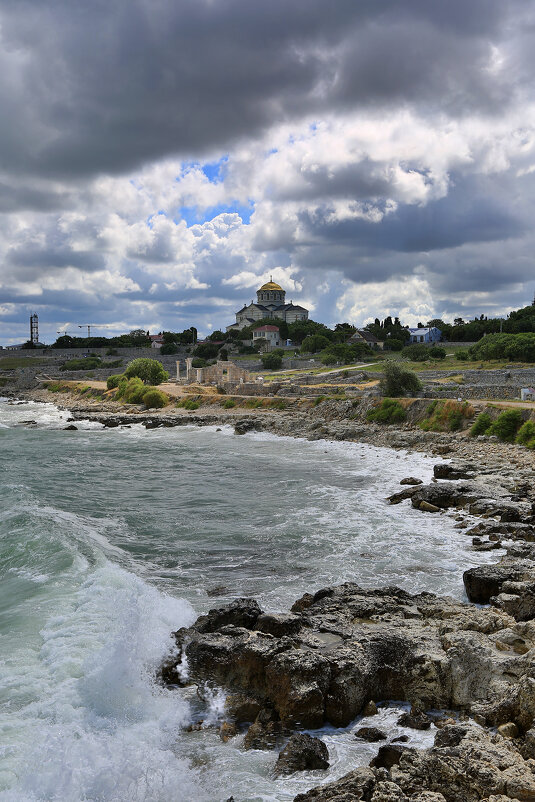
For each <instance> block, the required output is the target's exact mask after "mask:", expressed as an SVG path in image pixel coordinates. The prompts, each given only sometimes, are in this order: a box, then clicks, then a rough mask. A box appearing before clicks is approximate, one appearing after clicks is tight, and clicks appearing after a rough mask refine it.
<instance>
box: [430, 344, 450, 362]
mask: <svg viewBox="0 0 535 802" xmlns="http://www.w3.org/2000/svg"><path fill="white" fill-rule="evenodd" d="M429 356H430V357H431V359H446V349H445V348H441V347H440V345H434V346H433V347H432V348H430V349H429Z"/></svg>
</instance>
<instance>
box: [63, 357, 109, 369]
mask: <svg viewBox="0 0 535 802" xmlns="http://www.w3.org/2000/svg"><path fill="white" fill-rule="evenodd" d="M101 365H102V360H101V359H100V357H98V356H86V357H82V358H80V359H70V360H69V361H68V362H65V364H64V365H62V366H61V367H60V370H94V369H95V368H99V367H100V366H101Z"/></svg>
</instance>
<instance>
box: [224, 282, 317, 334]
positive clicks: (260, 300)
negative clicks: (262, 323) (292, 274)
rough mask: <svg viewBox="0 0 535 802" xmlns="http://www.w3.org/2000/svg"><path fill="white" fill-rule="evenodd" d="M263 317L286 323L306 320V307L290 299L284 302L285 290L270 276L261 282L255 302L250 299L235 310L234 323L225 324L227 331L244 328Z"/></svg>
mask: <svg viewBox="0 0 535 802" xmlns="http://www.w3.org/2000/svg"><path fill="white" fill-rule="evenodd" d="M265 318H277V319H278V320H285V321H286V322H287V323H295V321H296V320H308V309H305V308H304V307H302V306H297V305H296V304H294V303H292V301H290V303H289V304H287V303H286V292H285V291H284V290H283V289H282V287H281V286H280V285H279V284H276V283H275V282H274V281H273V277H271V279H270V281H268V282H267V284H263V285H262V286H261V287H260V289H259V290H257V292H256V303H254V301H251V303H250V304H248V305H246V306H244V307H243V308H242V309H240V311H239V312H236V323H232V324H231V325H230V326H227V331H231V330H232V329H244V328H245V327H246V326H251V325H252V324H253V323H256V321H257V320H263V319H265Z"/></svg>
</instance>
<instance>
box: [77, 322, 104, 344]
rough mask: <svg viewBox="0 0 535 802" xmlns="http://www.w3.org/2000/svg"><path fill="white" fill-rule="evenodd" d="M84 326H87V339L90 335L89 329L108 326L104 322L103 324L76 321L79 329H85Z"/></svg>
mask: <svg viewBox="0 0 535 802" xmlns="http://www.w3.org/2000/svg"><path fill="white" fill-rule="evenodd" d="M86 326H87V339H88V340H89V339H90V337H91V329H107V328H108V326H107V325H106V324H105V323H103V324H99V323H78V328H79V329H85V327H86Z"/></svg>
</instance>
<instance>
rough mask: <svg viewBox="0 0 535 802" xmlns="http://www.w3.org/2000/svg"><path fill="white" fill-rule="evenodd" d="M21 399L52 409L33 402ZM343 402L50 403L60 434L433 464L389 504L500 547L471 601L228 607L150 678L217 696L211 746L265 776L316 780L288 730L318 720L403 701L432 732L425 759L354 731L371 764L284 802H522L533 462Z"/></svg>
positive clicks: (336, 594) (534, 548) (341, 590)
mask: <svg viewBox="0 0 535 802" xmlns="http://www.w3.org/2000/svg"><path fill="white" fill-rule="evenodd" d="M26 397H29V398H31V399H32V400H39V401H45V400H46V401H52V402H53V403H56V404H57V403H58V400H59V399H57V398H56V397H51V395H50V394H48V393H46V391H34V392H32V393H29V394H26ZM347 403H348V402H344V401H333V402H326V403H323V404H321V405H320V406H318V407H314V408H312V409H308V410H307V411H306V412H303V411H299V410H291V411H288V410H285V411H275V410H273V411H271V410H270V411H269V412H268V411H266V410H259V411H256V412H249V413H246V414H245V413H244V411H243V410H232V411H230V410H229V411H224V410H219V409H217V410H214V409H213V408H210V407H206V408H204V409H200V410H199V411H197V412H195V413H193V414H192V413H187V412H185V411H184V410H173V412H172V413H169V412H165V411H163V412H141V411H140V410H138V409H136V410H132V411H130V412H126V413H125V411H124V408H121V409H119V408H118V405H110V404H108V405H105V404H98V405H97V404H95V405H91V404H87V402H83V401H80V399H79V398H78V397H73V398H65V397H64V396H62V398H61V401H60V404H59V405H61V406H63V408H66V409H69V410H70V412H71V415H72V419H73V421H72V423H71V424H70V425H71V426H76V420H78V419H81V418H91V419H93V420H98V421H100V422H102V423H103V424H104V425H105V426H112V427H113V426H118V425H130V424H132V423H133V422H138V423H142V424H143V425H145V426H146V427H147V428H156V427H159V426H176V425H186V424H197V425H229V424H230V425H232V426H234V431H235V433H236V434H237V435H239V434H245V433H246V432H247V431H251V430H256V431H267V432H271V433H273V434H277V435H286V436H293V437H304V438H307V439H314V440H315V439H322V438H325V439H334V440H349V441H358V442H366V443H370V444H373V445H379V446H388V447H391V448H398V449H399V448H402V449H406V450H409V451H410V450H418V451H425V452H427V453H431V454H439V455H445V456H447V458H448V460H451V461H449V462H447V463H444V462H442V463H440V464H437V465H436V466H435V469H434V479H433V480H432V481H431V483H429V484H427V485H424V484H422V483H421V482H420V481H419V479H418V478H417V477H416V478H415V477H407V478H406V479H405V480H404V481H403V483H402V486H401V487H400V491H399V493H396V494H394V495H393V496H391V497H390V499H389V500H390V503H392V504H397V503H405V504H412V506H413V507H414V508H415V509H418V510H420V511H421V513H422V514H424V515H436V516H437V518H439V517H440V515H443V514H449V515H454V516H455V517H456V518H457V519H458V524H457V525H458V526H459V527H460V528H463V529H464V530H465V531H466V534H467V536H469V537H471V538H472V543H473V547H474V549H475V550H480V551H489V550H493V549H495V548H501V549H505V550H506V556H505V557H502V558H501V559H500V561H499V562H498V561H497V562H496V563H494V564H490V565H485V566H480V567H478V568H473V569H470V570H468V571H466V572H465V574H464V577H463V578H464V583H465V588H466V592H467V596H468V598H469V600H470V602H472V603H468V604H463V603H461V602H456V601H453V600H452V599H449V598H440V597H437V596H434V595H433V594H430V593H421V594H417V595H410V594H408V593H406V592H405V591H402V590H400V589H399V588H395V587H391V588H379V589H374V590H363V589H362V588H360V587H359V586H358V585H355V584H347V583H346V584H341V585H339V586H336V587H329V588H325V589H323V590H321V591H318V592H317V593H315V594H314V595H309V594H305V595H304V596H303V597H301V598H300V599H298V600H297V601H296V602H295V604H294V605H293V606H292V608H291V610H290V611H288V612H287V613H283V614H279V615H273V614H267V613H265V612H263V611H262V610H261V609H260V608H259V606H258V604H257V603H256V601H255V600H254V599H239V600H236V601H235V602H233V603H232V604H230V605H226V606H224V607H220V608H217V609H214V610H212V611H210V613H208V614H207V615H205V616H201V617H200V618H198V620H197V621H196V623H195V624H194V625H193V626H192V627H190V628H188V629H182V630H179V631H178V632H177V633H175V639H176V646H177V649H176V655H175V657H173V658H171V659H169V661H168V662H167V663H166V664H165V665H164V666H163V667H162V670H161V681H162V682H164V683H166V684H167V685H170V686H184V685H186V684H194V685H196V686H197V687H198V688H199V689H201V690H202V689H203V688H205V687H212V688H223V689H224V690H225V691H226V693H227V694H228V696H227V715H226V717H225V721H223V723H222V726H221V736H222V738H224V739H225V740H227V739H231V738H232V737H234V736H235V735H236V734H237V733H239V732H243V733H245V735H244V739H243V745H242V748H255V749H258V748H267V749H273V750H275V751H276V753H277V754H278V755H279V756H278V758H277V759H276V756H275V755H274V771H276V772H277V773H279V774H285V773H291V772H293V771H299V770H307V769H317V770H321V769H325V767H326V765H328V759H329V758H328V754H327V755H326V754H325V749H322V747H324V746H325V745H324V744H322V742H321V741H318V739H314V738H311V737H310V736H306V737H305V735H304V734H302V733H301V731H302V730H303V729H310V728H317V727H320V726H322V725H323V724H324V723H326V722H328V723H330V724H331V725H333V726H336V727H345V726H346V725H347V724H348V723H349V722H351V721H354V720H355V719H356V718H357V717H359V716H366V715H368V714H373V713H374V711H375V710H376V705H377V704H378V703H386V702H388V701H389V700H398V701H403V702H406V703H409V704H410V705H411V713H410V714H408V718H407V720H406V726H410V727H416V728H418V727H421V728H429V727H431V726H433V727H436V735H435V741H434V745H433V747H431V748H430V749H424V750H416V749H414V748H412V747H407V746H404V745H403V743H393V742H391V741H389V739H388V737H387V735H386V734H385V733H380V732H379V735H378V734H377V732H375V734H374V733H373V730H374V729H375V728H373V727H372V726H369V727H363V728H361V729H362V730H366V731H368V732H367V734H364V735H363V736H361V737H366V738H367V739H368V740H372V741H373V740H374V739H375V740H377V756H376V758H375V759H374V760H373V761H372V764H371V765H370V766H369V767H358V768H355V770H354V771H351V772H350V773H349V774H347V775H346V776H345V777H343V778H341V779H340V780H337V781H335V782H331V783H327V784H325V785H322V786H318V787H317V788H315V789H312V790H311V791H309V792H307V793H305V794H300V795H298V796H297V797H296V802H297V800H299V802H308V800H317V802H327V800H336V802H342V800H343V801H344V802H349V800H366V801H367V802H477V801H478V800H481V802H482V801H483V800H485V802H506V800H519V802H524V801H526V800H533V801H534V802H535V460H534V456H533V452H529V451H527V450H526V449H524V448H521V447H519V446H511V445H507V444H502V443H498V442H496V441H489V440H488V439H479V438H476V439H474V438H469V437H467V436H466V434H465V433H461V434H458V433H457V434H449V433H436V432H422V431H421V430H416V429H411V428H410V427H404V428H402V429H400V428H398V429H394V428H393V427H384V426H383V427H381V426H378V425H375V424H367V423H364V422H363V421H362V420H355V419H351V420H350V419H348V411H349V408H346V406H347ZM349 403H350V402H349ZM468 516H470V521H471V525H469V524H468V520H467V519H468ZM473 516H476V517H477V518H478V519H479V522H478V523H477V524H476V525H474V523H473ZM476 604H477V605H481V604H483V605H489V606H486V607H484V608H481V607H478V606H476ZM437 710H438V711H443V712H441V713H437V712H436V711H437ZM433 711H435V712H433ZM370 721H371V722H372V723H373V719H370ZM363 723H365V722H363Z"/></svg>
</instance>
